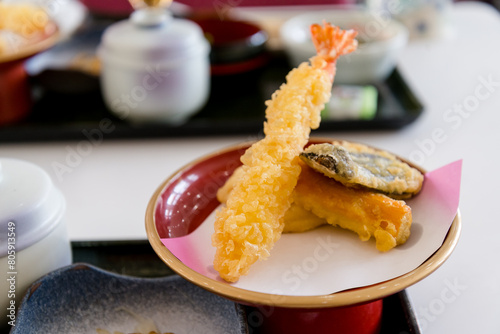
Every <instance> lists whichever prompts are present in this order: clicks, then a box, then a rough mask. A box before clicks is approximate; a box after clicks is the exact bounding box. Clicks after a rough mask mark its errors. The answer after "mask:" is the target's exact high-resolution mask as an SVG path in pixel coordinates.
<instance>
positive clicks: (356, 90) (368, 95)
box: [321, 85, 378, 120]
mask: <svg viewBox="0 0 500 334" xmlns="http://www.w3.org/2000/svg"><path fill="white" fill-rule="evenodd" d="M377 100H378V91H377V89H376V88H375V87H374V86H372V85H366V86H357V85H334V86H333V88H332V97H331V99H330V101H329V102H328V103H327V104H326V106H325V108H324V109H323V111H322V112H321V118H322V119H324V120H371V119H373V118H374V117H375V114H376V112H377Z"/></svg>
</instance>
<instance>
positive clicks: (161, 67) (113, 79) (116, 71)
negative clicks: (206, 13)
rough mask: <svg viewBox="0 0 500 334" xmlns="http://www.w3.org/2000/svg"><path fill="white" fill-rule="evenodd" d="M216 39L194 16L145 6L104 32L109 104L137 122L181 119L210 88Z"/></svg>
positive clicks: (103, 83) (104, 72)
mask: <svg viewBox="0 0 500 334" xmlns="http://www.w3.org/2000/svg"><path fill="white" fill-rule="evenodd" d="M209 52H210V45H209V43H208V41H207V40H206V38H205V37H204V35H203V31H202V30H201V28H200V27H199V26H198V25H197V24H195V23H194V22H192V21H189V20H185V19H177V18H173V17H172V16H171V15H170V14H169V12H167V11H165V10H158V9H154V8H145V9H141V10H138V11H136V12H134V13H133V14H132V16H131V17H130V19H128V20H124V21H120V22H118V23H115V24H113V25H112V26H110V27H109V28H107V29H106V31H105V32H104V34H103V37H102V40H101V44H100V46H99V48H98V55H99V58H100V60H101V63H102V69H101V89H102V93H103V97H104V101H105V103H106V105H107V106H108V108H109V109H110V110H111V111H112V112H113V113H114V114H115V115H116V116H118V117H119V118H121V119H124V120H127V121H132V122H166V123H181V122H183V121H185V120H186V119H187V118H189V117H190V116H191V115H193V114H194V113H196V112H197V111H199V110H200V109H201V108H202V107H203V106H204V104H205V103H206V101H207V99H208V95H209V91H210V59H209Z"/></svg>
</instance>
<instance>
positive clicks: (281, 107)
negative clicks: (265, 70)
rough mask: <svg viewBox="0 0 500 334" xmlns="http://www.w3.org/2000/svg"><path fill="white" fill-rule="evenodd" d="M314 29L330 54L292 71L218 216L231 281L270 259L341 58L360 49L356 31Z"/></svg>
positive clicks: (223, 263) (222, 263) (217, 239)
mask: <svg viewBox="0 0 500 334" xmlns="http://www.w3.org/2000/svg"><path fill="white" fill-rule="evenodd" d="M311 30H312V32H313V40H315V42H317V41H316V40H317V39H318V38H321V39H322V41H321V43H319V44H321V47H322V48H324V50H323V49H322V50H321V52H319V53H321V54H318V55H317V56H315V57H313V58H312V59H311V64H312V65H310V64H309V63H307V62H306V63H302V64H301V65H300V66H299V67H298V68H296V69H294V70H292V71H291V72H290V73H289V74H288V75H287V78H286V80H287V83H286V84H284V85H282V86H281V88H280V89H279V90H278V91H277V92H275V93H274V94H273V96H272V99H271V100H270V101H267V103H266V105H267V109H266V118H267V122H266V123H265V124H264V134H265V137H264V139H262V140H260V141H258V142H256V143H255V144H254V145H252V147H250V148H249V149H248V150H247V151H246V152H245V154H244V155H243V156H242V158H241V161H242V162H243V166H242V167H241V168H242V175H241V176H240V177H239V178H238V182H237V184H236V185H235V186H234V188H233V189H232V191H231V193H230V195H229V197H228V199H227V202H226V206H225V207H224V208H223V209H222V210H220V211H219V212H218V213H217V215H216V221H215V225H214V227H215V233H214V234H213V236H212V244H213V246H214V247H216V254H215V259H214V268H215V270H217V271H218V272H219V274H220V276H221V277H222V278H223V279H225V280H226V281H229V282H235V281H237V280H238V279H239V277H240V276H241V275H245V274H247V273H248V271H249V269H250V266H251V265H252V264H253V263H254V262H256V261H257V260H258V259H264V258H267V257H268V256H269V252H270V251H271V248H272V247H273V245H274V243H275V242H276V241H277V240H278V239H279V238H280V236H281V233H282V231H283V227H284V219H283V218H284V215H285V212H286V211H287V210H288V208H289V207H290V204H291V202H292V196H291V195H292V191H293V189H294V188H295V185H296V183H297V179H298V177H299V174H300V167H299V165H298V161H299V158H298V155H299V154H300V153H301V152H302V150H303V147H304V145H305V144H306V143H307V141H308V139H309V133H310V131H311V128H313V129H314V128H317V127H318V126H319V123H320V112H321V110H322V109H323V108H324V104H325V103H326V102H328V100H329V99H330V94H331V89H332V81H333V76H334V73H335V60H336V59H337V57H338V56H339V55H341V54H344V53H346V52H350V51H353V50H354V49H355V47H356V45H355V44H356V42H355V40H354V36H355V33H354V32H344V31H341V30H340V29H339V28H336V27H332V26H330V25H329V24H325V27H324V28H321V27H319V26H316V25H314V27H311ZM318 36H319V37H318ZM323 39H328V40H323ZM316 44H318V43H316ZM318 51H320V50H318Z"/></svg>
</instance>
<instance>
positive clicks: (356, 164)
mask: <svg viewBox="0 0 500 334" xmlns="http://www.w3.org/2000/svg"><path fill="white" fill-rule="evenodd" d="M300 157H301V159H302V160H303V161H304V162H305V163H306V164H308V165H309V166H310V167H312V168H313V169H315V170H317V171H319V172H321V173H323V174H324V175H326V176H328V177H331V178H333V179H335V180H337V181H339V182H342V183H343V184H344V185H346V186H348V187H357V188H359V187H366V188H370V189H373V190H376V191H379V192H382V193H384V194H386V195H388V196H390V197H392V198H397V199H404V198H410V197H412V196H414V195H416V194H417V193H418V192H419V191H420V190H421V188H422V183H423V180H424V176H423V175H422V173H421V172H420V171H419V170H418V169H416V168H413V167H411V166H409V165H408V164H407V163H405V162H404V161H401V160H400V159H398V158H397V157H396V156H395V155H393V154H391V153H389V152H386V151H383V150H377V149H374V148H371V147H368V146H366V145H363V144H358V143H351V142H347V141H334V142H332V143H324V144H316V145H311V146H309V147H308V148H307V149H306V150H305V151H304V152H303V153H302V154H301V155H300Z"/></svg>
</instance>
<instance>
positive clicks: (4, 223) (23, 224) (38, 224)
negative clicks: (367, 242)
mask: <svg viewBox="0 0 500 334" xmlns="http://www.w3.org/2000/svg"><path fill="white" fill-rule="evenodd" d="M64 210H65V201H64V197H63V196H62V194H61V192H60V191H59V190H58V189H57V188H55V187H54V184H53V183H52V180H51V178H50V177H49V175H48V174H47V173H46V172H45V171H44V170H43V169H42V168H40V167H39V166H37V165H35V164H33V163H30V162H26V161H22V160H17V159H10V158H0V236H1V238H0V257H4V256H5V255H7V249H8V244H14V245H15V250H16V251H17V252H18V251H21V250H22V249H24V248H26V247H29V246H31V245H33V244H34V243H36V242H38V241H39V240H41V239H43V238H44V237H45V236H47V235H48V234H49V233H50V232H51V231H52V230H53V229H54V228H55V227H56V226H57V224H58V223H59V221H60V219H61V216H62V215H63V214H64ZM9 238H10V239H9Z"/></svg>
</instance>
